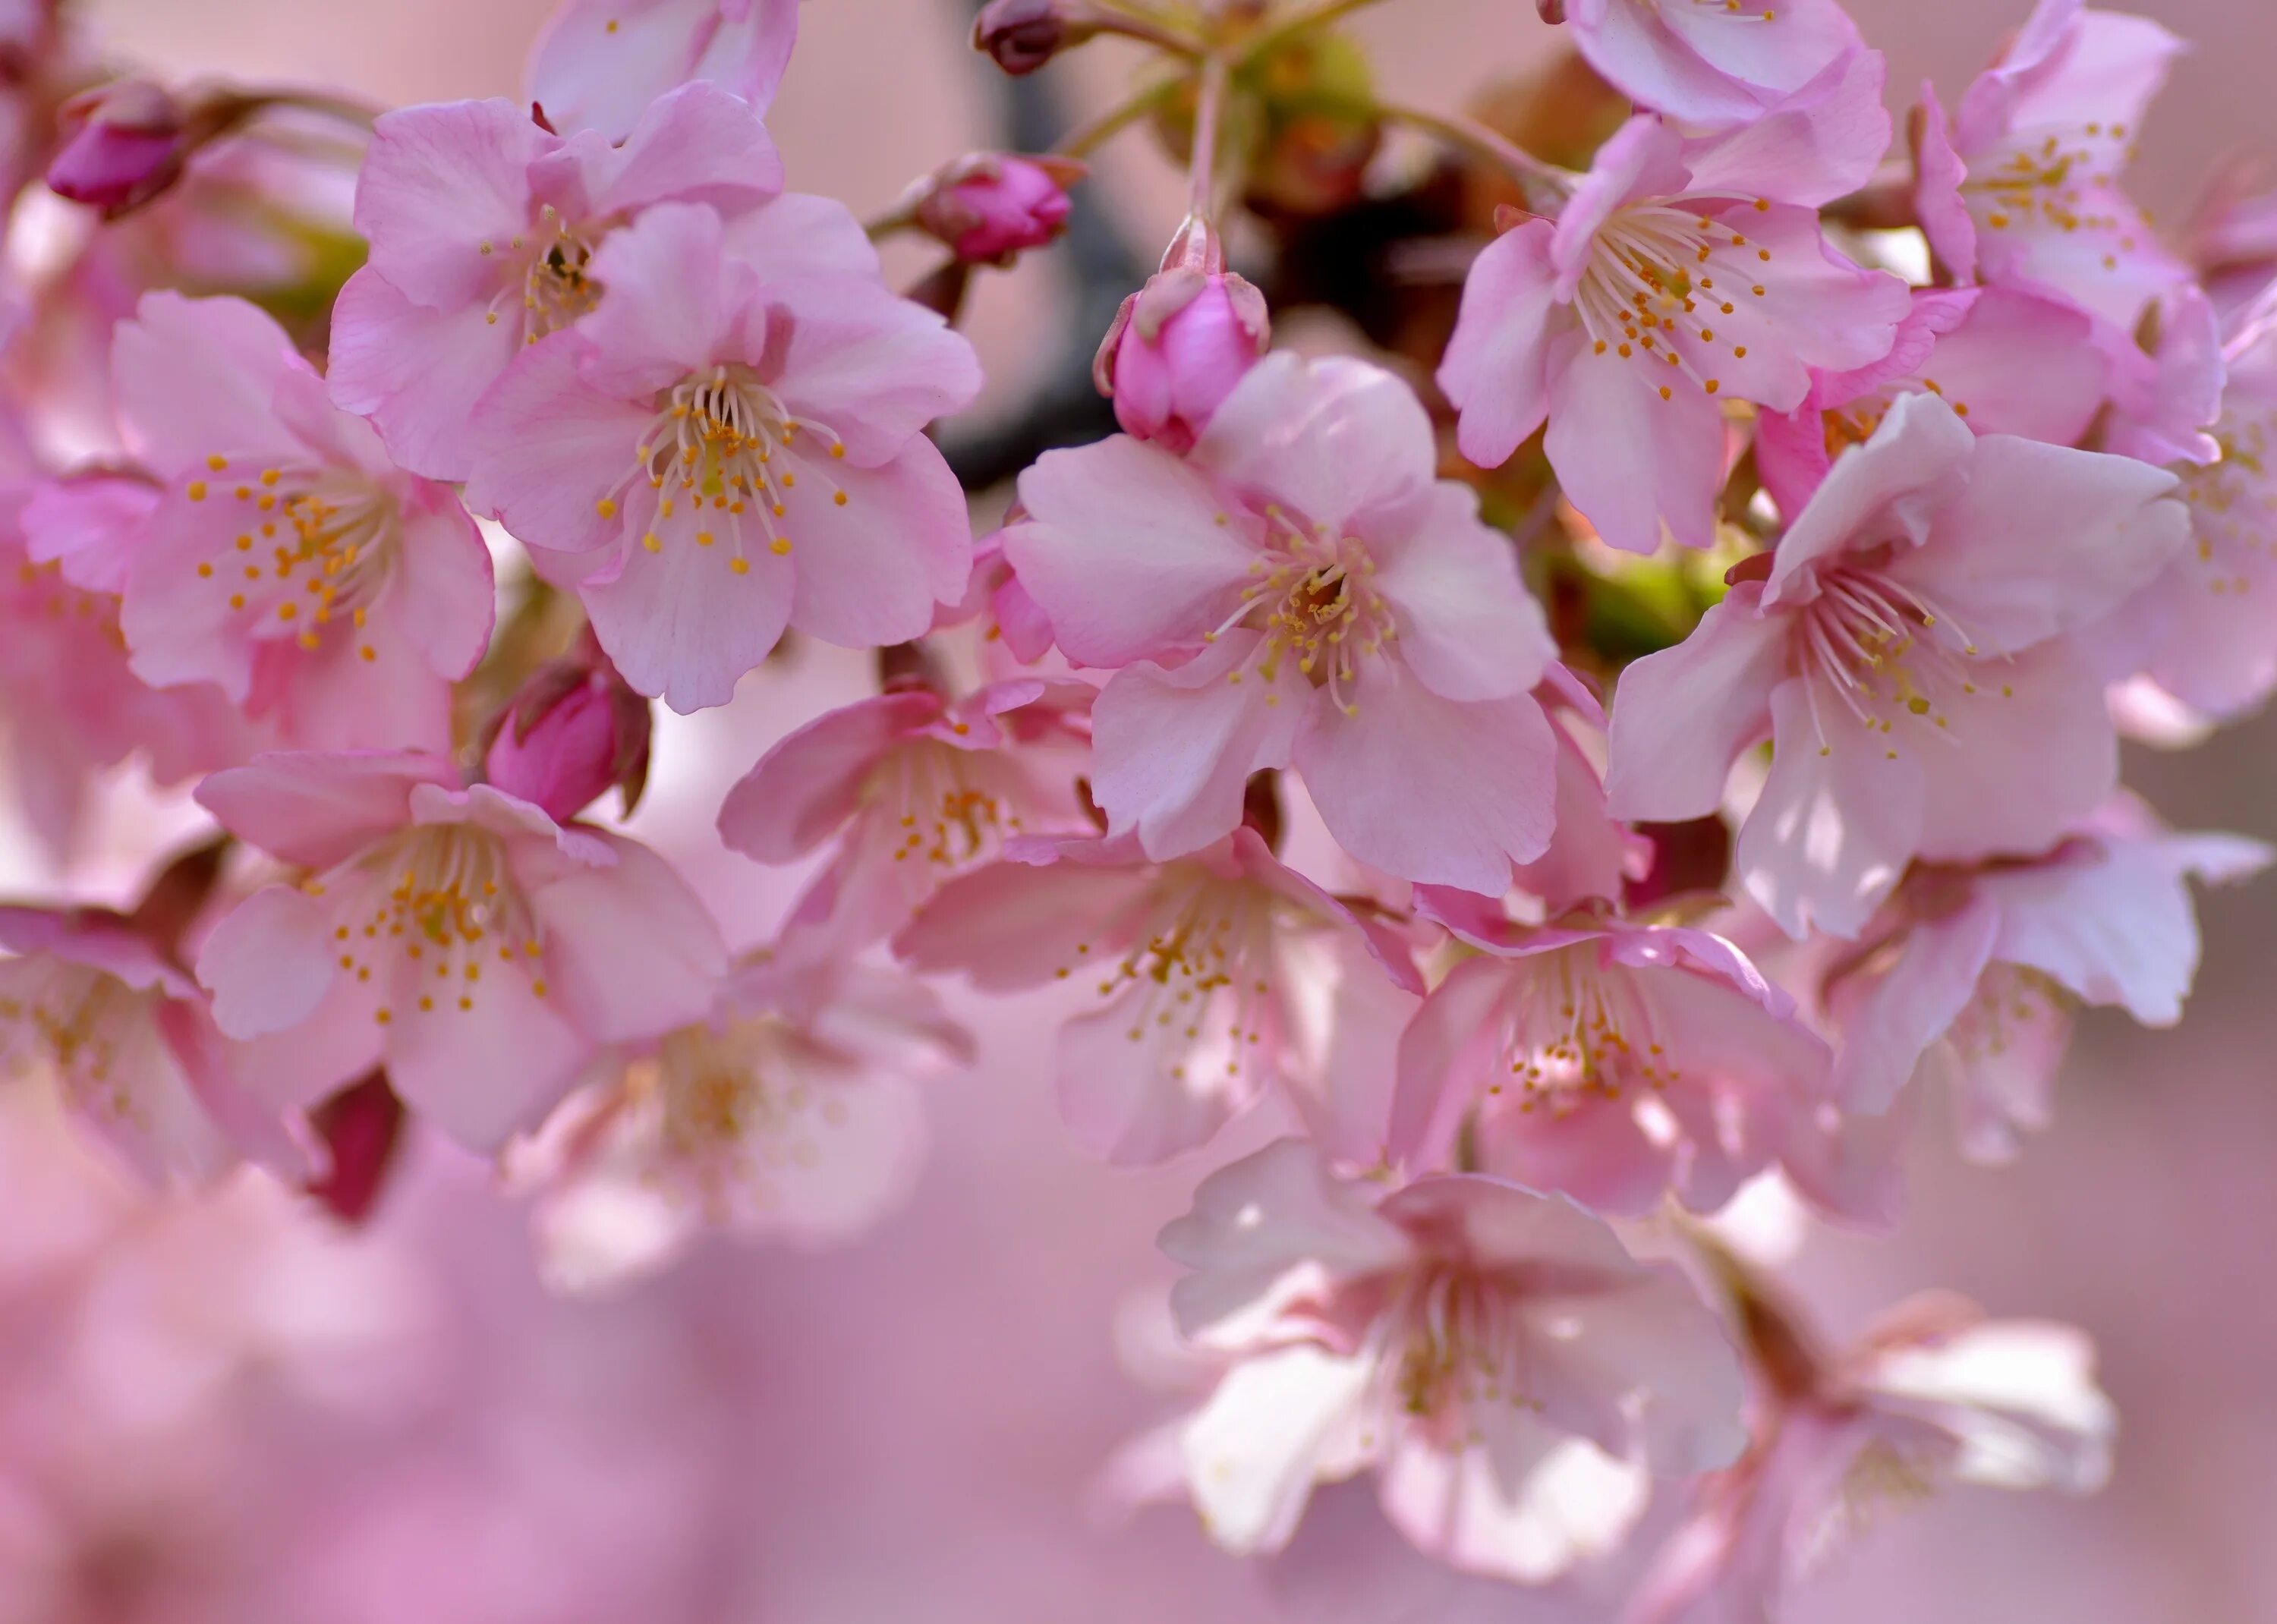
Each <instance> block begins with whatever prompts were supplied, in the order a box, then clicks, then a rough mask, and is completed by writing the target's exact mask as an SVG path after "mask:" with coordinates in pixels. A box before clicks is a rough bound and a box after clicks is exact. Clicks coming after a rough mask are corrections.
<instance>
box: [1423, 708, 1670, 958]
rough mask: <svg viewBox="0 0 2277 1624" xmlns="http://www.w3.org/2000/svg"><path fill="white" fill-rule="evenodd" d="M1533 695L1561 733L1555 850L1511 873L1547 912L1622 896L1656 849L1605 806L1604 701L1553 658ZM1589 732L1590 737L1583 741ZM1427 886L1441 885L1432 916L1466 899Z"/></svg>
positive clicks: (1552, 833)
mask: <svg viewBox="0 0 2277 1624" xmlns="http://www.w3.org/2000/svg"><path fill="white" fill-rule="evenodd" d="M1536 697H1538V698H1539V699H1540V700H1541V701H1542V710H1543V711H1544V712H1545V713H1546V714H1547V715H1548V716H1549V717H1550V731H1551V732H1554V733H1556V734H1557V825H1556V827H1555V828H1554V829H1552V830H1551V831H1550V849H1549V850H1547V851H1545V852H1544V853H1542V855H1541V856H1540V857H1538V858H1536V859H1535V860H1534V861H1532V862H1527V863H1519V865H1518V866H1517V868H1516V869H1515V870H1514V871H1513V873H1512V879H1513V880H1514V881H1515V883H1516V885H1517V888H1518V890H1519V892H1523V893H1525V895H1526V896H1527V897H1529V898H1531V899H1533V900H1534V903H1535V904H1536V905H1537V906H1538V907H1540V909H1541V910H1542V915H1544V916H1548V915H1551V914H1562V913H1564V912H1565V910H1566V909H1568V908H1571V907H1581V906H1582V905H1584V904H1586V903H1588V902H1591V901H1594V900H1596V899H1600V898H1602V899H1605V900H1607V901H1611V902H1618V900H1619V899H1620V897H1621V893H1622V892H1623V890H1624V889H1625V888H1626V885H1627V884H1628V883H1629V882H1631V881H1633V880H1640V879H1642V878H1643V877H1645V874H1646V873H1647V871H1648V869H1649V865H1650V863H1651V861H1652V848H1651V845H1650V843H1649V841H1646V840H1644V839H1641V837H1639V836H1637V835H1635V834H1633V833H1632V832H1631V831H1628V830H1626V829H1625V828H1623V827H1622V826H1621V825H1620V824H1619V823H1616V822H1614V821H1613V819H1612V817H1611V816H1609V815H1608V814H1607V812H1606V810H1605V784H1604V778H1603V774H1602V773H1601V772H1600V771H1599V770H1598V768H1597V763H1598V762H1599V761H1601V760H1602V759H1603V741H1604V733H1605V711H1604V707H1603V705H1602V704H1601V703H1599V702H1598V699H1597V696H1596V694H1594V693H1593V692H1591V691H1590V689H1589V688H1588V687H1585V686H1584V685H1583V684H1582V682H1581V680H1580V679H1579V678H1577V677H1575V676H1574V675H1573V672H1570V671H1568V670H1566V669H1565V666H1563V665H1558V664H1552V665H1550V667H1549V669H1548V670H1547V671H1546V672H1544V673H1543V676H1542V687H1541V688H1540V689H1539V690H1538V692H1537V694H1536ZM1585 737H1586V738H1587V739H1588V740H1590V741H1591V742H1590V744H1589V745H1588V747H1586V748H1585V747H1584V746H1583V743H1582V740H1583V739H1584V738H1585ZM1423 889H1425V890H1426V891H1436V892H1439V894H1438V895H1437V896H1436V897H1435V898H1434V899H1432V912H1433V914H1434V916H1435V917H1438V918H1441V919H1442V920H1444V918H1445V917H1446V914H1445V911H1444V910H1445V909H1447V908H1448V907H1463V906H1464V904H1463V901H1462V899H1461V895H1460V893H1454V892H1445V891H1444V890H1443V889H1442V888H1439V887H1426V888H1423ZM1475 900H1476V899H1474V901H1475Z"/></svg>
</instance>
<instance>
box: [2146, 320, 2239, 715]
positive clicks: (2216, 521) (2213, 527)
mask: <svg viewBox="0 0 2277 1624" xmlns="http://www.w3.org/2000/svg"><path fill="white" fill-rule="evenodd" d="M2234 327H2235V330H2234V331H2233V332H2232V334H2231V336H2230V338H2229V341H2228V343H2227V345H2225V346H2224V350H2223V368H2224V372H2225V374H2226V379H2227V381H2226V382H2225V383H2224V384H2223V386H2222V391H2221V406H2220V417H2219V421H2216V422H2215V423H2214V425H2213V432H2212V439H2213V441H2214V442H2215V443H2216V444H2217V445H2218V446H2219V447H2220V456H2219V458H2218V459H2215V460H2212V461H2211V462H2210V463H2207V464H2205V465H2204V466H2198V465H2196V464H2194V463H2191V462H2182V463H2179V464H2178V465H2177V466H2176V468H2175V472H2176V473H2177V474H2180V475H2181V477H2182V497H2183V499H2184V500H2185V501H2187V502H2188V503H2189V511H2190V535H2191V544H2190V545H2189V546H2188V547H2185V548H2183V549H2182V550H2181V551H2180V552H2179V553H2178V554H2177V555H2176V556H2175V558H2174V561H2173V562H2172V563H2171V564H2169V565H2167V570H2166V573H2164V574H2162V575H2160V576H2159V579H2158V580H2157V581H2154V582H2152V583H2151V586H2150V587H2149V588H2146V589H2145V590H2144V591H2143V592H2141V593H2138V594H2136V596H2135V597H2134V598H2133V599H2131V600H2130V601H2129V602H2128V603H2126V604H2124V605H2122V606H2121V609H2120V610H2119V611H2118V612H2117V613H2116V614H2115V615H2114V616H2113V618H2112V621H2111V623H2110V624H2109V625H2108V626H2106V634H2107V635H2108V636H2109V638H2110V640H2111V643H2112V657H2111V658H2110V659H2109V660H2107V661H2106V666H2105V670H2106V675H2108V676H2112V677H2114V678H2117V677H2123V676H2126V675H2128V674H2131V673H2132V672H2137V671H2139V672H2143V673H2144V675H2145V676H2146V677H2148V679H2150V681H2151V683H2152V684H2153V685H2155V687H2156V688H2157V689H2158V690H2159V692H2161V693H2163V694H2167V695H2168V696H2170V697H2171V698H2172V699H2174V700H2177V701H2179V702H2181V703H2182V704H2183V705H2184V706H2187V707H2188V708H2189V710H2192V711H2194V712H2197V714H2198V715H2200V716H2203V717H2212V718H2219V719H2223V720H2227V719H2230V718H2233V717H2238V716H2241V715H2243V714H2244V713H2245V712H2246V711H2249V710H2252V709H2253V708H2254V707H2255V706H2257V705H2258V704H2260V703H2261V702H2262V701H2263V700H2265V699H2266V698H2267V697H2268V695H2269V692H2270V689H2271V688H2272V687H2273V686H2277V461H2273V459H2277V301H2273V300H2267V299H2265V300H2261V301H2259V302H2258V303H2257V304H2256V305H2255V306H2253V307H2250V309H2248V310H2247V311H2246V312H2245V313H2244V314H2243V316H2242V317H2240V318H2239V319H2238V320H2237V321H2236V322H2235V323H2234Z"/></svg>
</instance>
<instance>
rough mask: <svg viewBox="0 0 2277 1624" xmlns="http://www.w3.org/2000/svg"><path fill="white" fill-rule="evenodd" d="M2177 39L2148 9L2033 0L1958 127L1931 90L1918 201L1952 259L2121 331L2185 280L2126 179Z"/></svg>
mask: <svg viewBox="0 0 2277 1624" xmlns="http://www.w3.org/2000/svg"><path fill="white" fill-rule="evenodd" d="M2181 49H2182V42H2180V41H2178V40H2177V39H2175V38H2174V35H2173V34H2169V33H2167V30H2166V29H2165V28H2163V27H2160V26H2159V24H2157V23H2155V22H2152V21H2151V19H2149V18H2147V17H2134V16H2130V15H2128V14H2127V13H2125V12H2121V11H2083V10H2082V9H2081V0H2039V4H2038V5H2037V7H2035V8H2034V10H2033V11H2032V15H2031V17H2030V18H2029V20H2027V21H2026V22H2025V24H2024V26H2023V27H2022V29H2020V30H2019V31H2018V32H2017V34H2016V37H2015V39H2014V41H2013V42H2011V43H2010V45H2009V47H2008V49H2007V51H2006V53H2004V54H2003V56H2002V57H2001V59H2000V60H1999V63H1998V64H1996V65H1994V66H1992V67H1991V68H1989V69H1987V70H1986V71H1985V72H1983V73H1981V74H1979V75H1978V76H1977V78H1976V81H1975V82H1974V83H1972V84H1971V85H1970V86H1969V90H1968V93H1967V94H1966V95H1963V96H1962V98H1961V110H1960V113H1959V115H1958V116H1957V117H1956V118H1954V119H1953V122H1952V124H1951V125H1947V123H1946V117H1945V112H1944V110H1943V108H1942V107H1940V106H1939V104H1938V99H1937V95H1936V92H1935V91H1934V89H1930V88H1926V87H1925V88H1924V90H1923V97H1922V111H1923V119H1922V125H1921V131H1920V136H1919V140H1918V145H1917V148H1916V151H1915V164H1916V171H1917V177H1918V178H1917V181H1916V186H1915V209H1916V210H1917V212H1918V213H1919V215H1920V217H1921V222H1922V229H1923V231H1925V232H1926V233H1927V234H1928V236H1929V240H1930V247H1931V248H1932V249H1934V250H1935V251H1936V254H1937V256H1938V259H1939V260H1941V261H1942V262H1944V264H1945V266H1946V269H1949V270H1950V271H1951V272H1952V273H1953V276H1954V277H1956V278H1958V279H1959V280H1960V281H1961V282H1962V283H1964V284H1967V283H1970V282H1976V281H1984V282H1990V283H1999V284H2005V285H2012V286H2025V287H2032V288H2037V289H2039V290H2041V291H2044V292H2052V293H2055V294H2058V295H2060V296H2061V297H2064V298H2068V299H2070V300H2073V301H2074V302H2075V303H2076V304H2078V305H2079V306H2080V307H2082V308H2083V309H2085V310H2087V311H2089V312H2090V314H2092V315H2095V316H2097V317H2098V319H2099V320H2101V321H2104V322H2106V323H2110V324H2111V325H2112V326H2113V327H2116V328H2118V329H2119V330H2121V331H2122V332H2131V331H2132V330H2134V326H2135V323H2136V317H2137V316H2139V315H2141V314H2142V311H2143V307H2144V305H2145V304H2146V303H2148V302H2149V301H2150V300H2151V298H2152V297H2153V296H2154V295H2156V294H2157V293H2159V292H2160V291H2161V290H2163V289H2167V288H2170V287H2173V286H2175V285H2179V284H2181V283H2183V282H2186V281H2188V280H2189V274H2190V273H2189V267H2188V266H2187V265H2185V264H2184V263H2183V262H2182V260H2181V259H2179V258H2178V257H2177V256H2176V255H2175V254H2173V253H2172V252H2171V251H2170V250H2168V249H2167V247H2165V246H2164V245H2163V244H2162V243H2161V242H2160V241H2159V235H2158V232H2157V231H2156V229H2155V228H2154V227H2153V226H2152V225H2151V222H2150V220H2149V219H2148V218H2147V217H2146V216H2144V213H2143V211H2142V210H2141V209H2137V208H2136V206H2135V204H2134V202H2133V201H2132V200H2131V199H2129V198H2128V196H2127V194H2125V193H2124V192H2122V191H2121V189H2120V186H2119V171H2121V169H2122V168H2124V167H2125V165H2126V163H2127V162H2128V159H2130V158H2131V157H2132V156H2134V150H2135V141H2136V137H2137V136H2138V135H2139V133H2141V128H2142V122H2143V115H2144V110H2145V109H2146V108H2147V107H2148V106H2149V104H2150V102H2151V97H2153V96H2154V95H2157V94H2158V93H2159V87H2160V86H2161V85H2163V84H2164V83H2165V82H2166V78H2167V65H2169V64H2170V63H2171V62H2172V61H2173V59H2174V57H2175V55H2176V54H2177V53H2178V52H2180V50H2181Z"/></svg>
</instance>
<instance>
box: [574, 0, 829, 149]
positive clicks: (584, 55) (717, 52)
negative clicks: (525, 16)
mask: <svg viewBox="0 0 2277 1624" xmlns="http://www.w3.org/2000/svg"><path fill="white" fill-rule="evenodd" d="M740 11H741V15H739V16H731V15H730V14H729V12H730V8H729V6H728V5H727V4H723V0H568V4H565V5H564V6H563V7H562V8H561V10H560V11H559V12H557V13H556V14H555V16H554V19H553V21H552V23H551V24H549V25H548V26H547V27H546V30H545V34H543V35H542V36H540V38H539V40H538V42H537V49H536V50H535V52H534V53H533V54H532V56H531V57H530V68H529V85H530V95H531V96H532V97H533V98H534V99H535V100H536V101H537V102H538V103H539V104H540V105H542V106H543V107H544V108H545V115H546V117H547V118H549V119H550V120H552V123H553V125H554V127H555V128H557V129H560V130H583V129H590V130H595V131H598V133H601V134H602V135H605V136H606V137H607V138H608V139H609V140H623V139H624V138H625V136H626V135H627V134H628V133H630V132H631V131H632V130H633V129H634V128H635V126H636V124H637V123H638V121H639V119H640V117H641V115H642V113H643V111H644V110H646V109H647V108H648V107H649V105H650V103H651V102H653V101H654V100H655V99H656V98H657V97H658V96H659V95H663V94H664V93H666V91H668V90H670V89H671V88H672V87H674V86H675V85H678V84H680V83H682V81H683V80H689V79H703V80H710V81H712V82H713V83H716V84H718V85H720V87H722V88H724V89H726V90H728V91H731V92H733V93H734V94H735V95H738V96H740V97H742V99H743V100H744V101H746V102H750V104H751V106H752V109H753V110H754V111H757V112H762V113H763V112H765V110H766V108H767V103H768V102H771V101H772V100H773V97H774V92H775V87H776V85H777V84H778V83H779V82H780V81H781V78H782V72H783V67H784V65H785V64H787V63H788V61H789V60H790V52H791V46H792V44H793V42H795V41H796V38H797V34H798V6H797V4H796V0H753V3H752V4H750V5H748V6H747V7H743V8H740Z"/></svg>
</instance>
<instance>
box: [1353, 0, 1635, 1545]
mask: <svg viewBox="0 0 2277 1624" xmlns="http://www.w3.org/2000/svg"><path fill="white" fill-rule="evenodd" d="M1613 3H1614V4H1617V5H1618V4H1621V3H1622V0H1613ZM1474 1414H1478V1415H1479V1431H1480V1434H1481V1436H1480V1437H1479V1438H1477V1439H1476V1440H1475V1441H1470V1440H1466V1442H1465V1443H1464V1445H1463V1446H1460V1447H1454V1446H1445V1445H1442V1444H1440V1443H1438V1442H1437V1441H1435V1440H1433V1439H1430V1438H1428V1437H1426V1436H1424V1435H1422V1434H1421V1433H1420V1432H1419V1430H1416V1429H1413V1428H1403V1429H1402V1430H1401V1436H1400V1438H1399V1440H1398V1442H1397V1445H1396V1446H1394V1449H1393V1452H1392V1454H1391V1457H1390V1459H1389V1460H1388V1461H1385V1462H1384V1464H1383V1468H1382V1476H1381V1481H1380V1484H1379V1489H1378V1498H1379V1499H1380V1500H1381V1502H1382V1506H1383V1514H1384V1516H1385V1518H1386V1519H1387V1520H1388V1521H1389V1522H1390V1523H1391V1525H1392V1526H1393V1527H1395V1528H1397V1529H1398V1530H1399V1531H1400V1532H1401V1533H1402V1534H1405V1536H1406V1537H1407V1538H1408V1540H1409V1542H1410V1543H1411V1544H1413V1545H1414V1546H1415V1547H1416V1549H1417V1550H1419V1551H1421V1552H1423V1553H1424V1554H1425V1555H1427V1556H1431V1557H1435V1558H1437V1559H1439V1560H1441V1561H1443V1562H1447V1563H1450V1564H1451V1565H1452V1566H1454V1567H1457V1568H1458V1569H1461V1570H1462V1571H1464V1572H1466V1573H1476V1574H1485V1575H1491V1576H1492V1577H1495V1578H1497V1579H1504V1580H1508V1581H1510V1582H1512V1583H1516V1584H1529V1585H1540V1584H1546V1583H1548V1582H1550V1581H1551V1580H1554V1579H1556V1578H1557V1577H1558V1576H1559V1575H1563V1574H1565V1573H1566V1572H1567V1571H1569V1570H1570V1569H1572V1568H1573V1567H1577V1566H1579V1565H1580V1564H1581V1563H1583V1562H1585V1561H1588V1560H1589V1559H1593V1558H1597V1557H1601V1556H1603V1555H1604V1554H1605V1553H1606V1552H1610V1551H1611V1550H1613V1549H1614V1548H1616V1547H1617V1546H1618V1544H1620V1542H1621V1541H1622V1539H1623V1538H1624V1537H1626V1535H1627V1533H1628V1531H1629V1529H1630V1528H1631V1527H1632V1526H1633V1524H1634V1523H1635V1521H1636V1519H1637V1518H1638V1517H1639V1516H1640V1515H1641V1514H1642V1513H1643V1511H1644V1507H1645V1504H1646V1501H1647V1500H1648V1499H1649V1496H1650V1492H1651V1490H1650V1484H1649V1480H1648V1479H1647V1478H1646V1476H1645V1475H1644V1474H1643V1473H1642V1472H1641V1471H1640V1470H1638V1469H1637V1468H1635V1467H1633V1466H1629V1465H1626V1464H1625V1463H1623V1462H1621V1461H1617V1460H1614V1459H1613V1458H1612V1457H1611V1456H1609V1455H1607V1454H1605V1453H1603V1452H1602V1451H1601V1450H1598V1449H1597V1448H1595V1446H1592V1445H1590V1444H1588V1443H1586V1442H1584V1441H1582V1440H1580V1439H1579V1438H1566V1437H1563V1436H1561V1435H1560V1434H1559V1433H1558V1432H1557V1430H1554V1429H1552V1428H1550V1427H1546V1426H1544V1425H1543V1424H1542V1423H1541V1422H1540V1421H1537V1420H1536V1419H1534V1416H1533V1415H1529V1414H1527V1412H1525V1411H1524V1410H1522V1409H1519V1408H1516V1407H1512V1406H1510V1405H1496V1406H1494V1407H1492V1408H1489V1407H1486V1406H1484V1405H1481V1406H1477V1407H1475V1408H1474Z"/></svg>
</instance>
